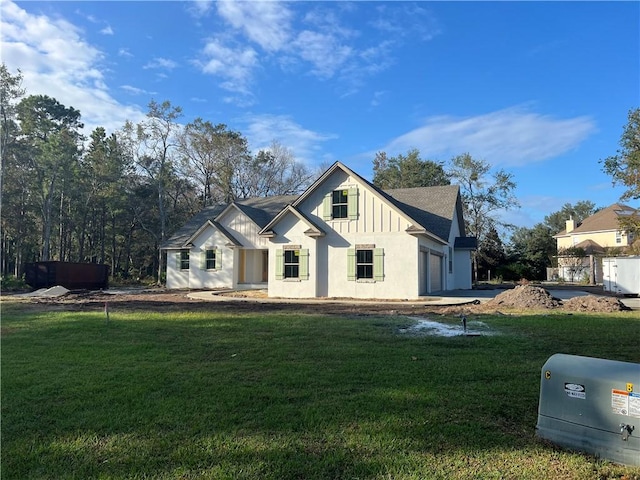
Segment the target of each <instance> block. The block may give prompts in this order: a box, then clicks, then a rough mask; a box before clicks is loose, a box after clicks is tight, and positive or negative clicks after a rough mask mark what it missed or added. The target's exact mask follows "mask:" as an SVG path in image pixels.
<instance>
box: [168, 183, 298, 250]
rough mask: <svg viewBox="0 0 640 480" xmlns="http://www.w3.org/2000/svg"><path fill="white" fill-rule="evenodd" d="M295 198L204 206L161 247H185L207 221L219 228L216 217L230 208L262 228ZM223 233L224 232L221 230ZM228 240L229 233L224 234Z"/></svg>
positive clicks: (259, 199) (246, 199)
mask: <svg viewBox="0 0 640 480" xmlns="http://www.w3.org/2000/svg"><path fill="white" fill-rule="evenodd" d="M296 198H297V196H296V195H280V196H273V197H254V198H245V199H241V200H235V201H234V202H232V203H231V204H218V205H212V206H209V207H205V208H203V209H202V210H200V212H198V213H196V214H195V215H194V216H193V217H191V219H190V220H189V221H187V222H186V223H185V224H184V225H183V226H182V227H180V228H179V229H178V230H177V231H176V232H175V233H174V234H173V235H172V236H171V237H169V238H168V239H167V240H165V241H164V242H163V243H162V245H160V248H161V249H173V248H185V247H186V246H187V244H188V243H189V241H190V240H192V238H193V236H194V234H195V233H197V232H199V231H200V229H201V227H203V226H204V225H205V224H207V222H209V221H211V222H213V226H215V227H216V228H219V227H220V225H219V224H218V223H217V221H216V220H217V219H218V218H219V217H220V216H221V215H222V214H223V213H226V212H227V211H228V210H229V209H230V208H237V209H238V210H240V211H241V212H242V213H244V214H245V215H246V216H247V217H248V218H249V219H251V221H253V222H254V223H255V224H256V225H258V227H259V228H263V227H264V226H265V225H266V224H267V223H269V221H270V220H271V219H272V218H273V217H274V216H275V215H276V214H277V213H278V212H280V210H282V209H283V208H284V207H285V206H287V204H289V203H291V202H292V201H294V200H295V199H296ZM223 234H224V232H223ZM225 236H227V238H230V240H231V239H232V238H233V237H230V234H228V233H227V234H225Z"/></svg>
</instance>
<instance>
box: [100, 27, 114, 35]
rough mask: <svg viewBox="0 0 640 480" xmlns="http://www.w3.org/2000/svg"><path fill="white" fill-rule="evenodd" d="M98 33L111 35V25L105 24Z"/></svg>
mask: <svg viewBox="0 0 640 480" xmlns="http://www.w3.org/2000/svg"><path fill="white" fill-rule="evenodd" d="M100 33H101V34H102V35H113V29H112V28H111V25H107V26H106V27H104V28H103V29H102V30H100Z"/></svg>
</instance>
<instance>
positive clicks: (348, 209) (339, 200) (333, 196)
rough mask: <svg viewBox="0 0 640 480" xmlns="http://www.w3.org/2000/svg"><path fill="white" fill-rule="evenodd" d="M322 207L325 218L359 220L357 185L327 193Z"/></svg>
mask: <svg viewBox="0 0 640 480" xmlns="http://www.w3.org/2000/svg"><path fill="white" fill-rule="evenodd" d="M322 208H323V215H322V217H323V219H324V220H340V219H348V220H357V219H358V189H357V188H356V187H351V188H342V189H339V190H334V191H332V192H329V193H327V194H326V195H325V197H324V201H323V205H322Z"/></svg>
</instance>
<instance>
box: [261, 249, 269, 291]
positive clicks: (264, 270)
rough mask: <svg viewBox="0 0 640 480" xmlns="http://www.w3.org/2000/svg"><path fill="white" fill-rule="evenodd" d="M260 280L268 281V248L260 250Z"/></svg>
mask: <svg viewBox="0 0 640 480" xmlns="http://www.w3.org/2000/svg"><path fill="white" fill-rule="evenodd" d="M262 281H263V282H265V283H266V282H268V281H269V250H263V251H262Z"/></svg>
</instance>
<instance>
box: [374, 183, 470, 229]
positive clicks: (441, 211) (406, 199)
mask: <svg viewBox="0 0 640 480" xmlns="http://www.w3.org/2000/svg"><path fill="white" fill-rule="evenodd" d="M459 191H460V187H458V186H457V185H445V186H440V187H418V188H397V189H393V190H385V191H384V193H385V194H386V195H387V196H388V197H391V200H392V201H393V203H394V204H395V205H396V207H397V208H399V209H400V210H402V211H403V212H404V213H406V214H407V215H409V216H410V217H411V218H413V219H414V220H415V221H416V222H419V223H420V226H422V227H423V228H424V229H425V230H427V231H429V232H431V233H433V234H434V235H436V236H438V237H440V238H441V239H443V240H445V241H446V240H448V239H449V232H450V231H451V222H452V221H453V218H454V214H455V212H456V209H458V207H459V203H458V195H459ZM458 218H459V219H461V218H462V212H461V211H459V212H458ZM464 234H465V232H464V225H461V235H464Z"/></svg>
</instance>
